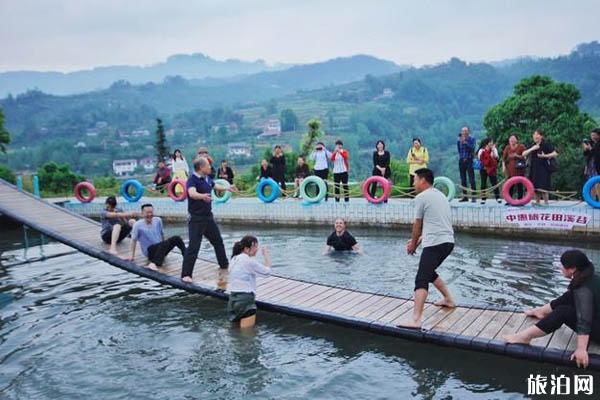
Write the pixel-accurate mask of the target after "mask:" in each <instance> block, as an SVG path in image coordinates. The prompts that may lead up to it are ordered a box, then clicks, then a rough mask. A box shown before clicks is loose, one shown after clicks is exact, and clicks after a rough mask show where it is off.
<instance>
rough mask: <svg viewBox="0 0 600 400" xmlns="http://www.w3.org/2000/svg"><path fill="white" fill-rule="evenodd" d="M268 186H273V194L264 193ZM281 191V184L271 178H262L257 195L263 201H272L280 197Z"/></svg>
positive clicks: (257, 187) (257, 188)
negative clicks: (266, 194)
mask: <svg viewBox="0 0 600 400" xmlns="http://www.w3.org/2000/svg"><path fill="white" fill-rule="evenodd" d="M267 186H269V187H270V188H271V194H270V195H269V196H265V193H264V192H265V188H266V187H267ZM280 192H281V191H280V189H279V185H278V184H277V182H275V181H274V180H273V179H271V178H265V179H261V180H260V182H258V185H257V186H256V197H258V199H259V200H260V201H262V202H263V203H272V202H273V201H275V199H276V198H277V197H279V193H280Z"/></svg>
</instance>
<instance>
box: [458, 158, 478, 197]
mask: <svg viewBox="0 0 600 400" xmlns="http://www.w3.org/2000/svg"><path fill="white" fill-rule="evenodd" d="M458 170H459V172H460V184H461V186H463V187H468V186H467V177H468V178H469V184H470V187H471V189H472V190H473V191H475V189H476V187H475V171H473V159H472V158H465V159H462V160H459V161H458ZM466 195H467V191H466V190H464V189H463V196H466Z"/></svg>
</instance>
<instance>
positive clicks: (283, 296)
mask: <svg viewBox="0 0 600 400" xmlns="http://www.w3.org/2000/svg"><path fill="white" fill-rule="evenodd" d="M0 213H2V214H6V215H8V216H9V217H11V218H13V219H15V220H17V221H20V222H21V223H23V224H25V225H28V226H30V227H32V228H34V229H36V230H38V231H40V232H42V233H44V234H46V235H48V236H50V237H52V238H54V239H55V240H57V241H60V242H62V243H64V244H66V245H68V246H71V247H73V248H76V249H78V250H79V251H81V252H83V253H86V254H88V255H90V256H92V257H95V258H98V259H101V260H104V261H106V262H108V263H110V264H112V265H114V266H116V267H119V268H121V269H124V270H127V271H129V272H132V273H135V274H138V275H140V276H144V277H147V278H149V279H153V280H155V281H158V282H161V283H163V284H167V285H171V286H174V287H178V288H181V289H184V290H187V291H190V292H196V293H201V294H204V295H209V296H213V297H217V298H221V299H226V298H227V293H226V291H225V289H226V286H227V274H228V272H227V271H222V270H220V269H219V268H218V266H217V265H216V264H215V263H212V262H210V261H206V260H203V259H198V260H197V262H196V266H195V269H194V277H193V279H194V283H193V284H188V283H185V282H183V281H181V279H180V278H179V277H180V273H181V261H182V255H181V254H179V253H177V252H172V253H171V254H169V256H168V257H167V259H166V261H165V264H164V266H163V267H162V268H160V270H159V271H158V272H155V271H151V270H149V269H147V268H144V267H143V266H144V265H145V264H146V263H147V260H146V258H145V257H144V256H143V255H141V254H139V255H138V256H137V257H136V259H135V260H134V262H129V261H125V260H124V259H122V258H121V257H122V256H126V255H127V254H128V252H129V239H126V240H124V241H123V242H122V243H121V244H120V245H119V250H118V251H119V256H114V255H112V254H110V253H108V252H107V249H108V246H107V245H105V244H104V243H103V242H102V241H101V239H100V226H99V223H98V222H96V221H93V220H91V219H88V218H86V217H83V216H80V215H78V214H75V213H72V212H70V211H68V210H66V209H63V208H60V207H58V206H55V205H53V204H50V203H48V202H45V201H43V200H40V199H37V198H34V197H33V196H31V195H30V194H28V193H23V192H20V191H18V189H17V188H16V187H14V186H13V185H10V184H8V183H6V182H4V181H2V180H0ZM257 305H258V307H259V308H261V309H265V310H271V311H276V312H283V313H287V314H290V315H294V316H299V317H304V318H311V319H316V320H320V321H326V322H331V323H336V324H340V325H344V326H348V327H352V328H358V329H363V330H369V331H372V332H377V333H382V334H386V335H392V336H397V337H402V338H406V339H413V340H419V341H425V342H432V343H437V344H441V345H446V346H452V347H458V348H464V349H472V350H478V351H483V352H487V353H494V354H501V355H508V356H513V357H518V358H525V359H531V360H536V361H547V362H552V363H556V364H563V365H570V366H574V363H573V362H571V361H570V360H569V357H570V355H571V353H572V351H573V349H574V346H575V342H576V335H574V334H573V332H572V331H571V330H570V329H569V328H567V327H565V326H563V327H562V328H561V329H560V330H558V331H556V332H555V333H554V334H553V335H548V336H546V337H544V338H540V339H536V340H535V341H534V342H533V343H532V345H531V346H523V345H507V344H506V343H504V342H503V341H502V340H501V337H502V335H503V334H505V333H509V332H514V331H517V330H519V329H522V328H524V327H527V326H530V325H531V324H533V323H534V322H535V321H534V320H533V319H531V318H527V317H525V315H524V314H523V313H522V312H520V311H519V310H515V309H506V308H493V307H477V306H459V307H457V308H455V309H446V308H442V307H437V306H435V305H433V304H431V303H428V304H427V305H426V307H425V310H424V316H423V321H424V323H423V328H424V329H421V330H414V329H405V328H399V327H397V326H396V324H397V323H398V322H399V321H401V320H402V319H403V318H406V317H407V316H409V315H410V313H411V312H412V306H413V302H412V300H410V299H403V298H399V297H396V296H392V295H389V294H385V293H367V292H361V291H356V290H352V289H347V288H341V287H333V286H328V285H323V284H319V283H313V282H305V281H300V280H296V279H291V278H287V277H282V276H271V277H269V278H264V279H262V278H261V279H259V280H258V288H257ZM589 353H590V368H592V369H599V370H600V346H599V345H597V344H594V343H592V344H591V345H590V348H589Z"/></svg>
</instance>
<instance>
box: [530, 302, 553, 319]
mask: <svg viewBox="0 0 600 400" xmlns="http://www.w3.org/2000/svg"><path fill="white" fill-rule="evenodd" d="M551 312H552V307H550V304H544V305H543V306H541V307H538V308H533V309H531V310H525V315H527V316H528V317H533V318H537V319H542V318H545V317H546V316H547V315H548V314H550V313H551Z"/></svg>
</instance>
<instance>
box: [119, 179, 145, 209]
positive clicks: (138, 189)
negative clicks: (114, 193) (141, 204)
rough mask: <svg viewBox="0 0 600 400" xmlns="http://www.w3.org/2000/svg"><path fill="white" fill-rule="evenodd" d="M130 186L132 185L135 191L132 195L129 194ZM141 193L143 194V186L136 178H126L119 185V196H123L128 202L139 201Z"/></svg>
mask: <svg viewBox="0 0 600 400" xmlns="http://www.w3.org/2000/svg"><path fill="white" fill-rule="evenodd" d="M130 187H133V189H134V191H135V192H134V193H135V194H134V195H133V196H132V195H130V194H129V188H130ZM143 195H144V187H143V186H142V184H141V183H140V182H139V181H137V180H136V179H128V180H126V181H125V182H123V184H122V185H121V196H123V198H124V199H125V200H127V201H128V202H129V203H135V202H137V201H139V200H140V199H141V198H142V196H143Z"/></svg>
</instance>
